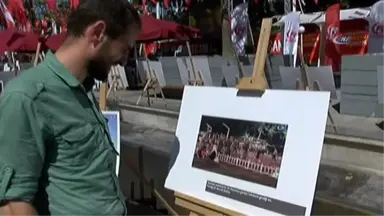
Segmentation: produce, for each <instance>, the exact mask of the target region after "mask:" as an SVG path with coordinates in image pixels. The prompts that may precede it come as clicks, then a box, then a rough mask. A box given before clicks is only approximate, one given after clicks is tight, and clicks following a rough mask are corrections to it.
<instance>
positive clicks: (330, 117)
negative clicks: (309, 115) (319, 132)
mask: <svg viewBox="0 0 384 216" xmlns="http://www.w3.org/2000/svg"><path fill="white" fill-rule="evenodd" d="M328 118H329V121H330V122H331V125H332V127H333V130H334V131H335V133H338V130H337V126H336V125H335V121H334V120H333V116H332V113H331V110H330V108H328Z"/></svg>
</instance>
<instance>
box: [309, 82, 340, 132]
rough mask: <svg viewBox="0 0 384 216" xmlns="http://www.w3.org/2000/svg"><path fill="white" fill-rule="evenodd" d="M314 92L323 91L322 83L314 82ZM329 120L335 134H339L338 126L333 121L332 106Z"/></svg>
mask: <svg viewBox="0 0 384 216" xmlns="http://www.w3.org/2000/svg"><path fill="white" fill-rule="evenodd" d="M313 90H315V91H321V87H320V83H319V82H318V81H317V80H315V81H314V82H313ZM328 118H329V121H330V122H331V126H332V127H333V130H334V131H335V133H338V130H337V126H336V125H335V121H334V120H333V116H332V113H331V107H330V106H329V107H328Z"/></svg>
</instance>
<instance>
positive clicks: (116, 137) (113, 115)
mask: <svg viewBox="0 0 384 216" xmlns="http://www.w3.org/2000/svg"><path fill="white" fill-rule="evenodd" d="M103 115H104V117H105V118H106V119H107V120H108V131H109V134H110V136H111V139H112V142H113V147H114V148H115V150H116V151H117V153H119V155H120V113H119V111H103ZM119 155H117V158H116V166H115V167H116V175H117V176H119V166H120V156H119Z"/></svg>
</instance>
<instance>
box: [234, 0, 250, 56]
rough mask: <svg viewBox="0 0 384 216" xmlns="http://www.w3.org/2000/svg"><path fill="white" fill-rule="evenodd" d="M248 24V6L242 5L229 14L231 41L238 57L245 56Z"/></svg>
mask: <svg viewBox="0 0 384 216" xmlns="http://www.w3.org/2000/svg"><path fill="white" fill-rule="evenodd" d="M248 22H249V21H248V5H247V4H246V3H243V4H240V5H238V6H236V7H235V9H234V10H233V11H232V13H231V41H232V44H233V47H234V49H235V51H236V53H237V54H238V55H239V56H243V55H245V47H244V46H245V43H246V41H247V33H248Z"/></svg>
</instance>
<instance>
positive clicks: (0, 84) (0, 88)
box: [0, 80, 4, 95]
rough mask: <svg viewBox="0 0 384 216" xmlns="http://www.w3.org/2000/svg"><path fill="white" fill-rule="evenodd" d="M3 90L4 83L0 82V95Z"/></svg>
mask: <svg viewBox="0 0 384 216" xmlns="http://www.w3.org/2000/svg"><path fill="white" fill-rule="evenodd" d="M3 89H4V83H3V81H2V80H0V95H1V93H2V92H3Z"/></svg>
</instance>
